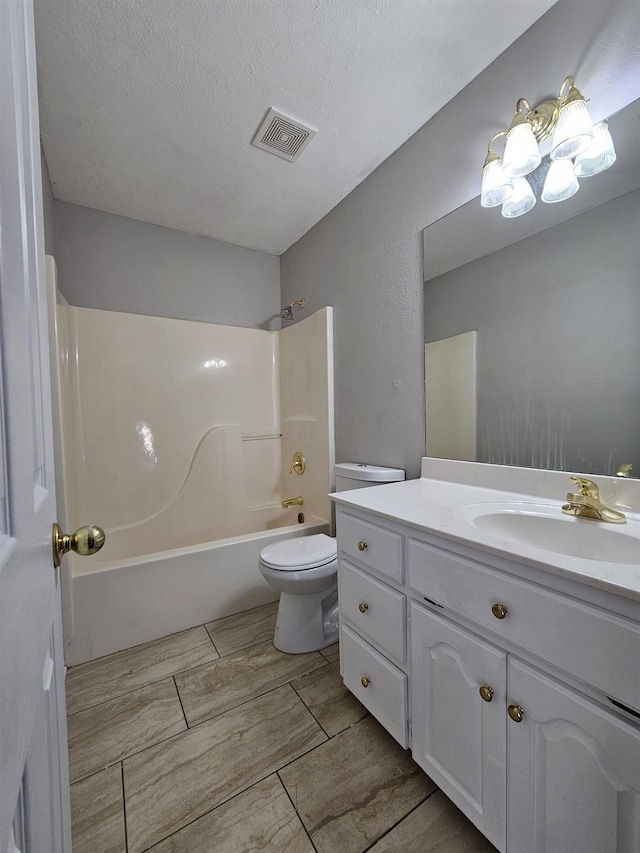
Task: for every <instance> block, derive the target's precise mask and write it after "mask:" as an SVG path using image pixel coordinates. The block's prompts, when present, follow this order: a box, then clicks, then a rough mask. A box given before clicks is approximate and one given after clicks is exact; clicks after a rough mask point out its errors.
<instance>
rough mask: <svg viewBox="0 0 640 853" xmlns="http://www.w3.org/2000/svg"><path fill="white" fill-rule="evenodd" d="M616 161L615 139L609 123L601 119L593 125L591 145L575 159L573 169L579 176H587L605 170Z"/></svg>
mask: <svg viewBox="0 0 640 853" xmlns="http://www.w3.org/2000/svg"><path fill="white" fill-rule="evenodd" d="M615 161H616V151H615V148H614V147H613V139H612V138H611V134H610V133H609V125H608V124H607V122H606V121H601V122H600V123H599V124H594V126H593V141H592V143H591V145H590V146H589V147H588V148H587V149H586V150H585V151H583V152H582V153H581V154H578V156H577V157H576V159H575V163H574V166H573V171H574V172H575V174H576V175H577V176H578V177H579V178H587V177H589V176H590V175H597V174H598V172H604V170H605V169H608V168H609V166H612V165H613V164H614V163H615Z"/></svg>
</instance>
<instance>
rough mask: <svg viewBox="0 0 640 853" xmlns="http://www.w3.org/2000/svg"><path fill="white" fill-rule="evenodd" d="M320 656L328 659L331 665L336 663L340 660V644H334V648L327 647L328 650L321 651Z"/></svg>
mask: <svg viewBox="0 0 640 853" xmlns="http://www.w3.org/2000/svg"><path fill="white" fill-rule="evenodd" d="M320 654H321V655H322V656H323V657H324V658H326V659H327V660H328V661H329V663H335V661H337V660H338V661H339V660H340V643H334V644H333V645H332V646H327V648H326V649H320Z"/></svg>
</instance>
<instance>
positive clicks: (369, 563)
mask: <svg viewBox="0 0 640 853" xmlns="http://www.w3.org/2000/svg"><path fill="white" fill-rule="evenodd" d="M337 519H338V554H339V564H338V575H339V584H340V585H339V602H340V620H341V649H340V654H341V671H342V674H343V678H344V681H345V684H346V685H347V687H349V689H350V690H352V691H353V692H354V693H355V694H356V695H357V696H358V698H359V699H360V700H361V701H362V702H363V704H364V705H365V706H366V707H367V708H368V709H369V710H370V711H371V713H372V714H373V715H374V716H376V717H377V718H378V720H379V721H380V722H381V723H382V724H383V725H384V726H385V727H386V728H387V729H388V730H389V731H390V732H391V733H392V734H393V736H394V737H396V739H397V740H398V741H399V742H400V743H401V744H402V745H403V746H409V747H410V748H411V751H412V755H413V758H414V760H415V761H416V762H417V763H418V764H419V765H420V766H421V767H422V768H423V769H424V770H425V772H426V773H427V774H428V775H429V776H431V778H432V779H433V780H434V782H436V784H438V786H439V787H440V788H441V789H442V790H443V791H444V793H445V794H447V796H449V798H450V799H451V800H452V801H453V802H454V803H455V804H456V805H457V806H458V807H459V808H460V809H461V810H462V811H463V812H464V813H465V814H466V815H467V816H468V817H469V819H470V820H471V821H472V822H473V823H474V824H475V825H476V826H477V827H478V828H479V829H480V831H481V832H483V833H484V835H486V837H487V838H488V839H489V840H490V841H491V842H492V843H493V844H494V845H495V846H496V847H497V848H498V850H499V851H501V853H502V851H507V853H560V851H562V853H564V851H567V853H568V851H572V853H573V851H580V853H638V851H640V620H636V619H634V618H632V616H633V613H634V612H637V608H634V607H628V606H626V607H621V608H620V609H621V610H623V611H624V612H618V605H620V604H621V602H620V600H619V599H618V597H617V596H614V595H610V594H608V593H603V592H602V591H601V590H597V591H595V592H594V591H593V590H588V589H585V588H584V585H582V584H580V583H578V582H576V581H571V580H568V579H566V578H555V579H554V578H553V577H552V576H550V577H548V578H547V577H546V574H547V573H545V572H543V571H541V570H539V569H535V568H531V567H527V566H524V565H523V564H521V563H515V562H513V563H512V562H511V561H509V560H506V559H505V558H503V557H493V556H492V555H491V554H489V553H487V552H480V551H477V550H475V549H473V548H470V547H467V546H466V545H462V544H460V545H456V543H454V542H452V541H448V540H444V539H441V538H440V537H437V536H434V535H432V534H426V533H423V532H422V531H417V530H416V529H415V528H412V527H410V526H408V525H407V524H403V523H401V521H400V520H399V521H398V522H393V521H392V520H390V519H388V518H384V519H378V518H377V517H376V516H375V515H373V514H371V513H367V512H363V511H361V510H359V509H358V508H357V507H354V506H352V505H350V506H349V507H348V508H347V507H343V506H338V508H337ZM378 541H380V542H383V543H385V545H384V547H385V549H386V551H385V552H384V556H383V552H382V551H381V549H380V548H379V547H377V545H376V543H377V542H378ZM370 543H371V544H370ZM370 549H371V550H370ZM622 604H625V605H628V602H622ZM368 617H372V618H368ZM365 684H366V686H363V685H365ZM403 713H404V714H405V715H406V718H405V719H402V718H401V717H402V714H403Z"/></svg>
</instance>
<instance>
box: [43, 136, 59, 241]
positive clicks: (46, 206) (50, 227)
mask: <svg viewBox="0 0 640 853" xmlns="http://www.w3.org/2000/svg"><path fill="white" fill-rule="evenodd" d="M40 165H41V167H42V208H43V213H44V250H45V252H46V253H47V255H53V256H54V257H55V254H56V231H55V221H54V213H53V205H54V202H53V191H52V189H51V179H50V178H49V169H48V168H47V161H46V160H45V159H44V151H43V150H42V148H40Z"/></svg>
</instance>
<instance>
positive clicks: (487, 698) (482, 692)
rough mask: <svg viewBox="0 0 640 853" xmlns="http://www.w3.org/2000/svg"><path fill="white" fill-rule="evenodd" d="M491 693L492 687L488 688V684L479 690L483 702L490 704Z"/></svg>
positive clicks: (492, 691)
mask: <svg viewBox="0 0 640 853" xmlns="http://www.w3.org/2000/svg"><path fill="white" fill-rule="evenodd" d="M493 693H494V690H493V687H489V685H488V684H483V685H482V687H481V688H480V695H481V696H482V698H483V699H484V701H485V702H491V700H492V699H493Z"/></svg>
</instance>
